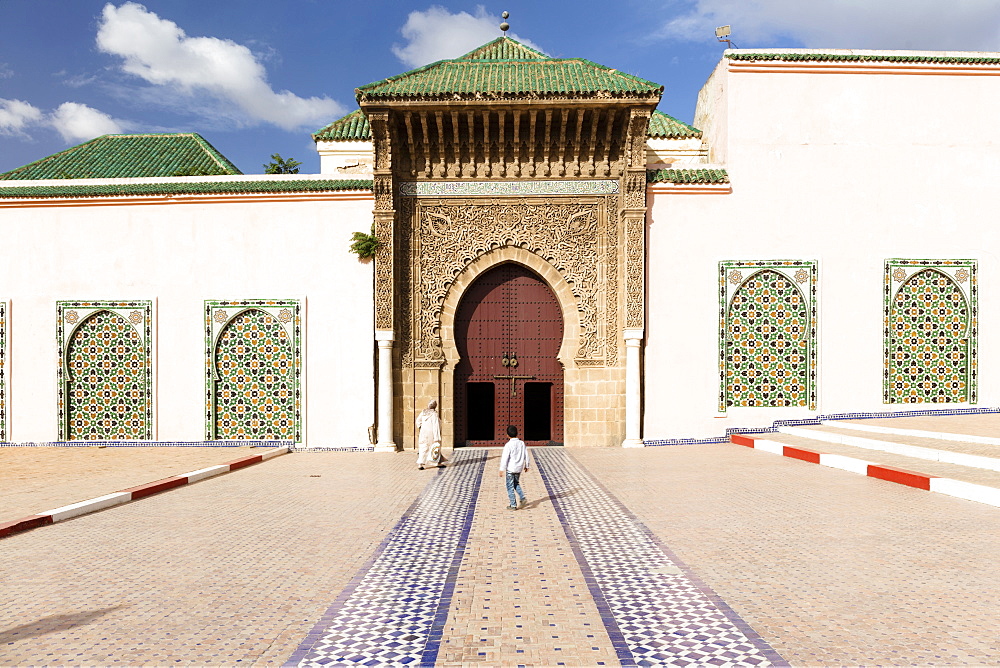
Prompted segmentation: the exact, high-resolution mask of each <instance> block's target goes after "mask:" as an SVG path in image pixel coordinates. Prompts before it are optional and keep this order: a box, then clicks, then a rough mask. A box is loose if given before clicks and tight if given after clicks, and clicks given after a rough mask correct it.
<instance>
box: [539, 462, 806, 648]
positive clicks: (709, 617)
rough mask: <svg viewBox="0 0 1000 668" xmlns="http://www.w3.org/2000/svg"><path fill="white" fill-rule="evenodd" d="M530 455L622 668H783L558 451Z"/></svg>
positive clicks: (636, 522) (725, 607) (656, 541)
mask: <svg viewBox="0 0 1000 668" xmlns="http://www.w3.org/2000/svg"><path fill="white" fill-rule="evenodd" d="M533 454H534V456H535V461H536V464H537V467H538V471H539V473H540V474H541V476H542V479H543V480H544V482H545V486H546V489H547V491H548V495H549V497H550V498H551V499H552V503H553V505H554V506H555V510H556V513H557V514H558V516H559V520H560V522H561V523H562V525H563V528H564V529H565V531H566V537H567V539H568V540H569V541H570V544H571V546H572V548H573V552H574V554H575V555H576V558H577V561H578V562H579V564H580V568H581V569H582V571H583V574H584V577H585V578H586V581H587V585H588V587H589V589H590V593H591V596H593V598H594V601H595V603H596V604H597V609H598V611H599V612H600V614H601V618H602V620H603V621H604V626H605V628H606V629H607V632H608V635H609V636H610V638H611V641H612V643H613V644H614V646H615V651H616V654H617V656H618V659H619V660H620V661H621V663H622V665H628V666H632V665H639V666H653V665H672V666H767V665H781V666H786V665H788V664H787V662H785V661H784V660H783V659H782V658H781V656H780V655H778V653H777V652H775V651H774V650H773V649H772V648H771V647H770V645H768V644H767V643H766V642H765V641H764V640H763V639H762V638H761V637H760V636H759V635H758V634H757V633H756V632H755V631H754V630H753V629H752V628H750V626H749V625H748V624H747V623H746V622H745V621H744V620H743V619H741V618H740V617H739V615H737V614H736V612H734V611H733V610H732V609H731V608H730V607H729V606H728V605H726V603H725V602H724V601H722V600H721V599H720V598H719V597H718V596H717V595H716V594H715V593H714V592H713V591H712V590H711V589H710V588H709V587H708V586H707V585H705V584H704V583H703V582H701V580H700V579H699V578H698V577H697V576H696V575H695V574H694V573H693V572H691V570H690V569H689V568H688V567H687V566H686V565H685V564H683V563H682V562H681V561H680V560H679V559H678V558H677V557H676V556H675V555H674V554H673V553H672V552H671V551H670V549H669V548H667V547H666V546H665V545H663V544H662V543H661V542H660V541H659V539H658V538H657V537H656V536H655V535H654V534H653V533H652V532H651V531H650V530H649V529H648V528H647V527H646V526H645V525H644V524H643V523H642V522H641V521H640V520H639V519H638V518H637V517H636V516H635V515H633V514H632V513H631V512H629V511H628V509H626V508H625V507H624V506H623V505H622V504H621V503H620V502H619V501H618V500H617V499H616V498H615V497H614V496H613V495H612V494H611V493H610V492H608V491H607V490H606V489H604V487H603V486H602V485H601V484H600V483H599V482H598V481H597V480H595V479H594V478H593V477H592V476H591V475H590V474H589V473H588V472H587V471H586V470H584V469H583V468H582V467H580V466H579V465H578V464H577V463H576V462H574V461H573V459H572V458H571V457H570V456H568V454H567V453H566V451H565V450H562V449H558V450H557V449H541V448H536V449H534V451H533Z"/></svg>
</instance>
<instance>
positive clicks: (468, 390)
mask: <svg viewBox="0 0 1000 668" xmlns="http://www.w3.org/2000/svg"><path fill="white" fill-rule="evenodd" d="M562 337H563V321H562V312H561V311H560V310H559V303H558V302H557V301H556V298H555V295H553V294H552V291H551V290H550V289H549V287H548V286H547V285H546V284H545V282H544V281H543V280H542V279H541V278H540V277H539V276H538V275H537V274H535V273H534V272H532V271H531V270H529V269H526V268H524V267H522V266H521V265H518V264H503V265H500V266H498V267H496V268H494V269H491V270H490V271H488V272H487V273H485V274H483V275H482V276H480V277H479V278H478V279H477V280H476V281H475V282H474V283H473V284H472V285H471V286H469V289H468V291H467V292H466V293H465V296H463V298H462V302H461V304H460V305H459V308H458V313H457V314H456V318H455V339H456V344H457V346H458V352H459V355H461V361H460V362H459V364H458V366H457V367H456V368H455V404H454V405H455V445H458V446H463V445H475V446H492V445H503V444H504V443H506V442H507V433H506V430H507V425H510V424H512V425H514V426H516V427H517V430H518V434H519V436H520V437H521V438H522V439H524V441H525V442H526V443H528V444H529V445H550V444H561V443H562V438H563V372H562V365H561V364H560V363H559V359H558V357H557V355H558V354H559V346H560V345H561V344H562Z"/></svg>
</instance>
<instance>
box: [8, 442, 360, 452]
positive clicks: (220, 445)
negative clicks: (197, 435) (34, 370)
mask: <svg viewBox="0 0 1000 668" xmlns="http://www.w3.org/2000/svg"><path fill="white" fill-rule="evenodd" d="M291 446H292V442H291V441H126V440H120V441H118V440H114V441H97V440H95V441H87V440H79V441H48V442H38V443H33V442H28V443H0V448H288V449H289V451H291V450H293V448H292V447H291ZM349 449H353V448H349Z"/></svg>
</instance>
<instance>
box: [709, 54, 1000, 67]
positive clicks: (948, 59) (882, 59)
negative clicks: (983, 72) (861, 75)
mask: <svg viewBox="0 0 1000 668" xmlns="http://www.w3.org/2000/svg"><path fill="white" fill-rule="evenodd" d="M726 58H729V59H730V60H750V61H762V60H783V61H787V62H802V61H820V62H837V61H840V62H852V63H860V62H872V63H927V64H934V65H937V64H940V65H950V64H956V65H1000V57H987V56H984V57H975V56H922V55H919V54H906V53H896V54H882V55H879V54H868V55H861V54H853V53H727V54H726Z"/></svg>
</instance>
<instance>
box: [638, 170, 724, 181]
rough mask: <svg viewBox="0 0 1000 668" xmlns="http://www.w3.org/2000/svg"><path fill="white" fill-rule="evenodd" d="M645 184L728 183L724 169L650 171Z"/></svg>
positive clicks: (647, 173)
mask: <svg viewBox="0 0 1000 668" xmlns="http://www.w3.org/2000/svg"><path fill="white" fill-rule="evenodd" d="M646 183H729V174H727V173H726V170H724V169H651V170H648V171H647V172H646Z"/></svg>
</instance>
